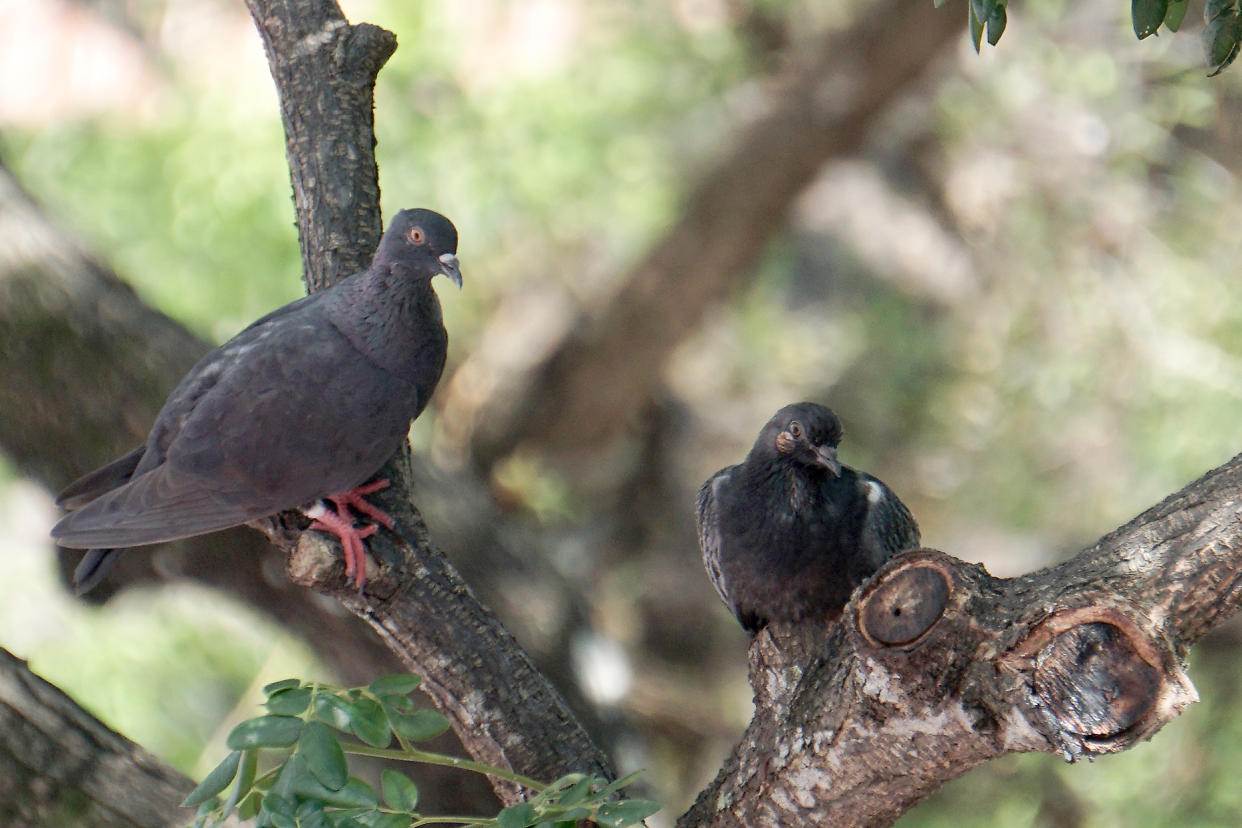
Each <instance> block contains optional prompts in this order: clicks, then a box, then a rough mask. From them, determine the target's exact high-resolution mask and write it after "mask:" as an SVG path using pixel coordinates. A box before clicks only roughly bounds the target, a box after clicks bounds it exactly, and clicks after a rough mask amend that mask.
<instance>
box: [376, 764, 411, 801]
mask: <svg viewBox="0 0 1242 828" xmlns="http://www.w3.org/2000/svg"><path fill="white" fill-rule="evenodd" d="M380 792H381V793H383V795H384V802H385V803H386V804H387V805H388V807H389V808H392V809H393V810H394V811H408V812H413V811H414V809H415V808H417V807H418V786H417V785H415V784H414V783H413V782H411V781H410V779H409V777H407V776H406V775H405V774H403V773H397V772H396V771H395V770H392V769H391V768H385V769H384V772H383V773H381V774H380Z"/></svg>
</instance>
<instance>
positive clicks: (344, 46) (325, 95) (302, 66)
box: [246, 0, 397, 292]
mask: <svg viewBox="0 0 1242 828" xmlns="http://www.w3.org/2000/svg"><path fill="white" fill-rule="evenodd" d="M246 7H247V8H249V9H250V15H251V16H252V17H253V18H254V22H255V26H256V27H257V28H258V30H259V36H260V37H261V38H262V39H263V49H264V51H265V52H266V53H267V62H268V66H269V67H270V68H271V70H272V78H273V79H274V80H275V81H276V89H277V91H278V93H279V95H280V117H281V120H282V121H283V122H284V125H285V150H286V155H287V156H288V159H289V172H290V177H291V180H292V182H293V205H294V209H295V211H296V212H297V225H298V239H299V241H300V242H301V245H302V262H303V264H304V266H305V269H304V271H303V278H304V279H305V281H306V288H307V292H310V291H314V290H318V289H319V288H323V287H327V286H328V285H332V284H335V283H336V282H339V281H340V280H341V279H343V278H345V277H346V276H348V275H350V274H351V273H357V272H358V271H359V270H364V269H365V268H366V267H367V265H369V264H370V263H371V254H372V253H374V252H375V248H376V246H377V245H378V244H379V240H380V236H381V235H382V234H383V226H382V224H381V222H380V210H379V171H378V170H377V169H376V166H375V104H374V98H373V92H374V89H375V76H376V75H377V74H378V73H379V70H380V69H381V68H383V66H384V64H385V63H387V62H388V58H390V57H391V56H392V53H393V52H394V51H396V48H397V38H396V35H394V34H393V33H392V32H389V31H386V30H385V29H381V28H380V27H379V26H373V25H371V24H370V23H360V24H358V25H351V24H350V23H349V21H347V20H346V19H345V15H344V14H342V13H341V9H340V6H338V5H337V4H336V2H335V0H281V2H274V0H247V1H246Z"/></svg>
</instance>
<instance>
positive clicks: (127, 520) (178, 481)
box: [52, 466, 271, 549]
mask: <svg viewBox="0 0 1242 828" xmlns="http://www.w3.org/2000/svg"><path fill="white" fill-rule="evenodd" d="M270 513H271V508H270V506H268V505H267V504H258V505H257V506H256V505H255V504H254V503H247V502H244V501H242V502H236V501H235V502H227V501H225V500H223V499H222V498H221V497H220V496H219V495H217V494H215V493H214V492H212V491H210V490H208V489H207V488H205V487H204V486H203V485H202V484H201V482H200V481H198V480H195V479H194V478H192V477H186V476H184V475H178V474H176V473H175V472H170V470H169V468H168V467H167V466H161V467H159V468H157V469H155V470H153V471H150V472H147V473H146V474H143V475H140V476H138V477H136V478H134V479H132V480H130V481H129V482H128V483H126V484H125V485H124V486H121V487H120V488H119V489H114V490H112V491H110V492H108V493H107V494H104V495H102V496H100V497H98V498H96V499H95V500H93V501H91V502H90V503H88V504H87V505H85V506H83V507H82V508H80V509H78V510H76V511H74V512H70V513H69V514H68V515H66V516H65V517H64V518H63V519H62V520H61V521H60V522H59V523H57V524H56V526H55V527H54V528H53V529H52V537H53V538H55V539H56V542H57V543H58V544H60V545H61V546H67V547H70V548H73V549H88V548H93V547H105V548H113V547H120V548H124V547H129V546H142V545H143V544H148V543H160V542H162V541H170V540H177V539H178V538H186V537H190V536H191V535H199V534H203V533H204V532H211V531H215V530H217V529H224V528H227V527H229V526H236V525H237V524H239V523H245V522H246V521H248V520H253V519H254V518H259V517H263V516H264V515H267V514H270Z"/></svg>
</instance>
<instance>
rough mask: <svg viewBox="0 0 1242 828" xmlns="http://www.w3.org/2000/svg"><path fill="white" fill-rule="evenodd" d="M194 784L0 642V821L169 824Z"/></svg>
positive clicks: (24, 826)
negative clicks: (102, 719)
mask: <svg viewBox="0 0 1242 828" xmlns="http://www.w3.org/2000/svg"><path fill="white" fill-rule="evenodd" d="M193 789H194V783H193V782H192V781H191V780H190V779H189V778H187V777H186V776H183V775H182V774H180V773H178V772H177V771H175V770H173V769H172V768H170V767H168V766H167V765H165V764H164V763H163V762H161V761H160V760H159V759H156V758H155V757H154V756H152V755H151V754H149V753H147V752H146V751H145V750H143V749H142V748H141V747H140V746H138V745H136V744H134V743H133V742H131V741H129V740H128V739H126V738H125V737H124V736H122V735H120V734H119V733H116V732H115V731H112V730H109V729H108V728H107V727H105V726H104V725H103V724H101V723H100V722H99V721H98V720H96V719H95V718H93V717H92V716H91V715H90V714H89V713H87V712H86V711H85V710H83V709H82V708H80V707H78V706H77V705H76V704H74V702H73V700H72V699H70V698H69V697H68V696H66V695H65V694H64V693H62V692H61V691H59V690H57V689H56V688H55V687H53V686H52V685H50V684H48V683H47V682H46V681H44V680H43V679H41V678H39V677H38V676H36V675H35V674H34V673H32V672H30V670H29V669H27V667H26V663H25V662H24V661H21V660H20V659H17V658H14V657H13V656H12V655H10V654H9V653H8V651H6V650H3V649H0V824H3V825H6V826H8V828H45V826H51V825H89V826H92V828H164V826H168V825H177V824H181V823H184V822H185V820H186V816H187V815H188V814H190V813H191V812H189V811H186V810H184V809H183V808H181V807H180V805H181V800H183V799H185V797H186V794H188V793H189V792H190V791H191V790H193Z"/></svg>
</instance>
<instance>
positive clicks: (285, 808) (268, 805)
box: [263, 793, 295, 818]
mask: <svg viewBox="0 0 1242 828" xmlns="http://www.w3.org/2000/svg"><path fill="white" fill-rule="evenodd" d="M294 807H295V806H294V804H293V800H292V799H291V798H287V797H283V796H280V795H279V794H274V793H270V794H268V795H267V796H265V797H263V810H265V811H267V812H268V813H269V814H280V815H281V816H287V817H290V818H292V817H293V810H294Z"/></svg>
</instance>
